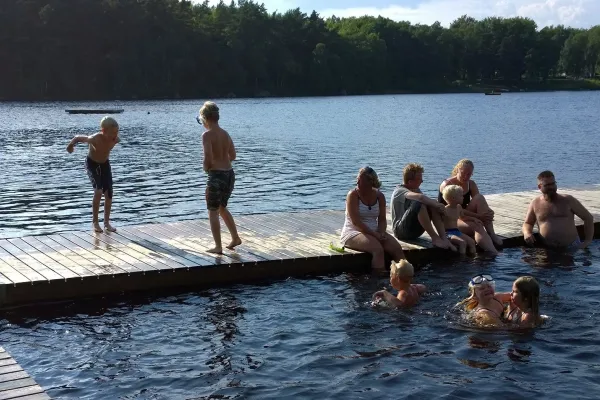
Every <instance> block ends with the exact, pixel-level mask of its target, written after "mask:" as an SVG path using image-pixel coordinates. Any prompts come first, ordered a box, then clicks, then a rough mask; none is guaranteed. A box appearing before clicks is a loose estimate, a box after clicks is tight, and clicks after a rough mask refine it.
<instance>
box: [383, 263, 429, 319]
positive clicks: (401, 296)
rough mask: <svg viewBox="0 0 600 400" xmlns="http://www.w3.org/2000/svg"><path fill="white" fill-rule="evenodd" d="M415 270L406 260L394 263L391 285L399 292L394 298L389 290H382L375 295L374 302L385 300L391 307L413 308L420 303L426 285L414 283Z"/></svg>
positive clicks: (391, 270) (391, 271) (391, 272)
mask: <svg viewBox="0 0 600 400" xmlns="http://www.w3.org/2000/svg"><path fill="white" fill-rule="evenodd" d="M414 274H415V269H414V267H413V266H412V264H411V263H409V262H408V261H406V260H404V259H403V260H400V262H398V263H396V262H394V261H392V265H391V268H390V284H391V285H392V287H393V288H394V289H396V290H397V291H398V295H397V296H394V295H393V294H391V293H390V292H388V291H387V290H380V291H378V292H376V293H375V294H374V295H373V301H378V300H384V301H385V302H386V303H388V304H389V305H391V306H396V307H412V306H414V305H415V304H417V302H418V301H419V298H420V297H421V294H423V293H425V291H426V290H427V288H426V287H425V285H420V284H414V283H412V279H413V276H414Z"/></svg>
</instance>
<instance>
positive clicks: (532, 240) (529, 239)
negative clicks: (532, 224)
mask: <svg viewBox="0 0 600 400" xmlns="http://www.w3.org/2000/svg"><path fill="white" fill-rule="evenodd" d="M523 238H524V239H525V243H527V244H528V245H530V246H533V244H534V243H535V237H533V233H526V234H525V235H524V236H523ZM582 245H583V243H582Z"/></svg>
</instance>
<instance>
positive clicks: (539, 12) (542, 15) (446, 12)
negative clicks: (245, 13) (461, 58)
mask: <svg viewBox="0 0 600 400" xmlns="http://www.w3.org/2000/svg"><path fill="white" fill-rule="evenodd" d="M318 11H319V14H321V16H323V17H329V16H332V15H336V16H338V17H351V16H362V15H374V16H377V15H381V16H383V17H387V18H390V19H393V20H402V21H410V22H412V23H423V24H432V23H434V22H435V21H439V22H440V23H442V25H445V26H448V25H449V24H450V23H451V22H452V21H454V20H455V19H456V18H458V17H460V16H461V15H465V14H466V15H469V16H471V17H474V18H477V19H481V18H485V17H490V16H499V17H516V16H520V17H528V18H531V19H533V20H534V21H535V22H536V23H537V24H538V27H540V28H541V27H544V26H548V25H558V24H563V25H567V26H573V27H579V28H589V27H590V26H593V25H596V24H598V23H599V22H600V21H599V20H598V15H600V0H491V1H488V0H479V1H478V0H431V1H424V2H422V3H420V4H418V5H416V6H414V7H406V6H400V5H394V4H392V5H389V6H387V7H380V8H377V7H353V8H337V9H336V8H326V9H321V10H318Z"/></svg>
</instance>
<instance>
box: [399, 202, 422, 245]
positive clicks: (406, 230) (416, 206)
mask: <svg viewBox="0 0 600 400" xmlns="http://www.w3.org/2000/svg"><path fill="white" fill-rule="evenodd" d="M405 204H406V211H405V212H404V215H403V216H402V219H401V220H400V221H398V223H397V224H396V226H394V236H396V238H397V239H400V240H414V239H416V238H418V237H419V236H421V235H422V234H423V233H424V232H425V228H423V227H422V226H421V223H420V222H419V211H421V207H425V206H423V205H422V204H421V203H420V202H418V201H416V200H406V203H405Z"/></svg>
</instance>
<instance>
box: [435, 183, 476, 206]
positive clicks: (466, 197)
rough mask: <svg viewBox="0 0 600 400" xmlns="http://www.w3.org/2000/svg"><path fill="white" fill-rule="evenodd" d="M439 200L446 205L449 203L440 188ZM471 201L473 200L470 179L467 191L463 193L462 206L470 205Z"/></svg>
mask: <svg viewBox="0 0 600 400" xmlns="http://www.w3.org/2000/svg"><path fill="white" fill-rule="evenodd" d="M438 202H440V203H442V204H443V205H446V206H447V205H448V203H446V200H444V196H443V195H442V192H441V191H440V190H438ZM470 202H471V181H469V183H468V190H467V192H466V193H465V194H464V195H463V201H462V208H467V206H468V205H469V203H470Z"/></svg>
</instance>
